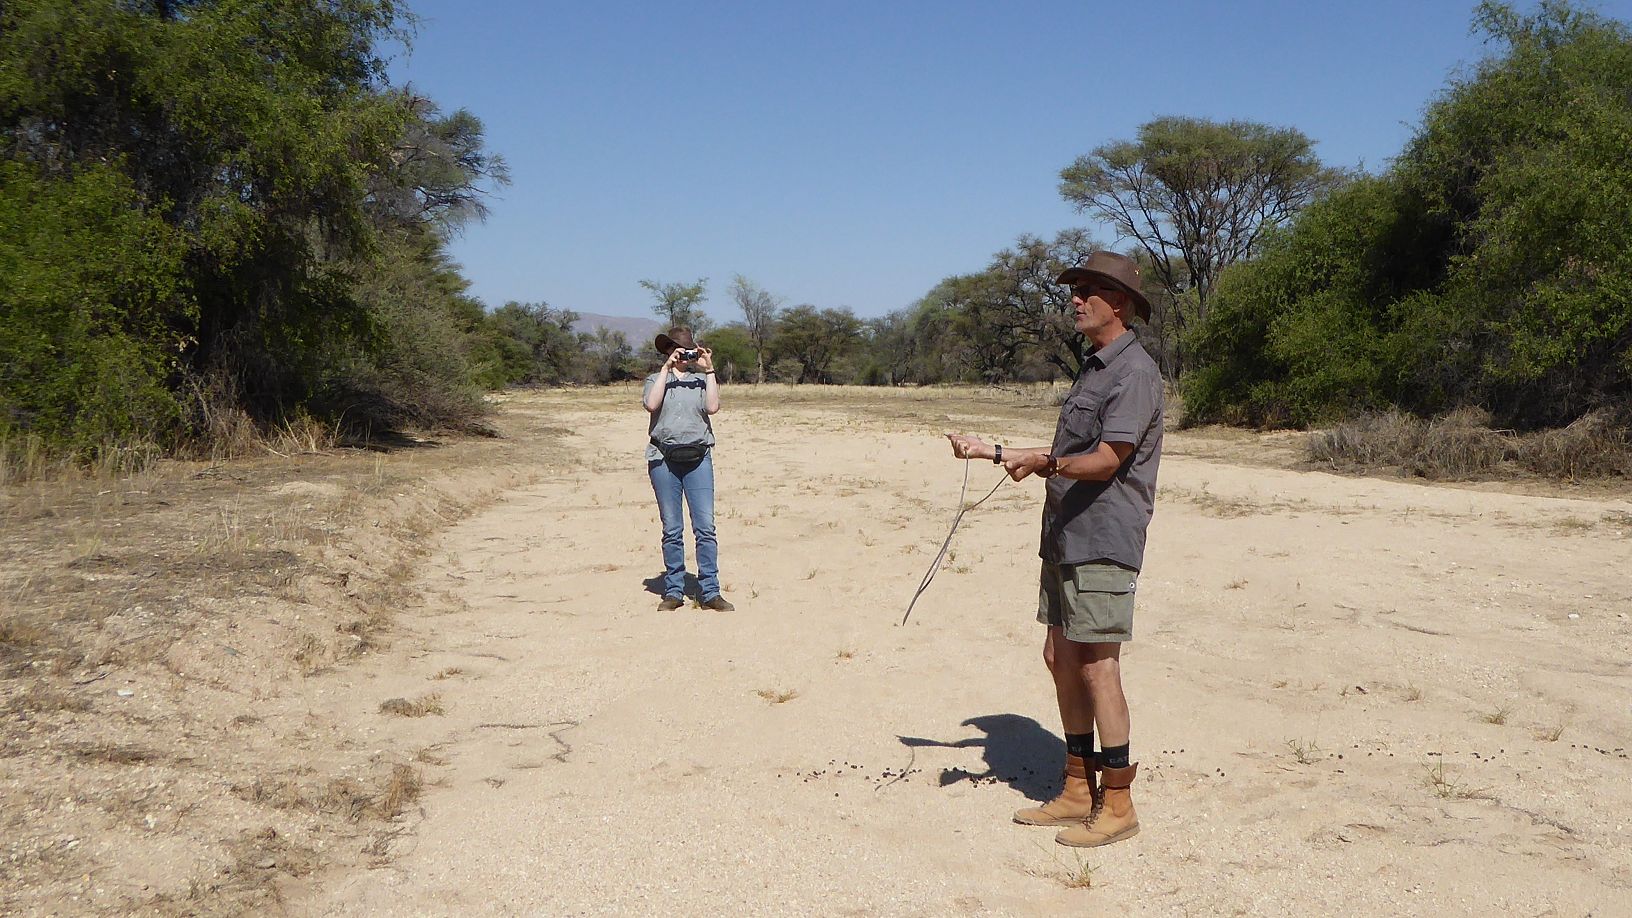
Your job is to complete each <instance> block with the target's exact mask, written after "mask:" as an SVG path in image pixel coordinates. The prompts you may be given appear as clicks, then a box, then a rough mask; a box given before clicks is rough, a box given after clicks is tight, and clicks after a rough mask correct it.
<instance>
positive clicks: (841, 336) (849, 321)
mask: <svg viewBox="0 0 1632 918" xmlns="http://www.w3.org/2000/svg"><path fill="white" fill-rule="evenodd" d="M862 327H863V326H862V322H861V320H860V319H858V318H856V315H855V313H853V312H851V311H850V310H849V309H817V308H816V307H815V306H811V305H808V304H807V305H802V306H795V307H793V308H792V309H790V310H788V311H787V313H785V314H784V315H783V316H782V322H781V324H780V325H779V326H778V328H777V332H776V338H775V343H774V350H775V352H776V355H777V356H778V357H779V358H782V357H785V358H789V359H791V360H794V361H796V362H797V363H798V364H799V381H800V382H807V383H817V382H828V381H830V371H831V370H832V368H833V364H834V362H835V361H837V360H838V359H839V358H840V357H842V356H844V355H846V354H848V353H849V352H850V351H852V350H854V349H855V347H856V345H858V344H859V343H860V342H861V333H862Z"/></svg>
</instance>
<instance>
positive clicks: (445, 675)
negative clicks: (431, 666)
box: [431, 666, 465, 681]
mask: <svg viewBox="0 0 1632 918" xmlns="http://www.w3.org/2000/svg"><path fill="white" fill-rule="evenodd" d="M464 674H465V671H464V670H463V669H461V668H460V667H457V666H450V667H448V668H447V669H443V670H439V671H438V672H437V673H436V674H435V675H433V676H431V678H432V679H436V680H438V681H440V680H442V679H452V678H453V677H454V676H463V675H464Z"/></svg>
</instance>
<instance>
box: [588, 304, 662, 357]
mask: <svg viewBox="0 0 1632 918" xmlns="http://www.w3.org/2000/svg"><path fill="white" fill-rule="evenodd" d="M574 312H577V310H574ZM597 328H604V329H607V330H608V331H618V332H623V336H624V337H625V338H628V339H629V345H630V346H631V347H633V348H634V349H635V350H637V351H638V350H640V349H641V348H645V347H651V346H652V339H653V338H656V337H657V333H658V332H660V331H662V330H663V323H661V322H659V321H657V320H656V319H643V318H641V317H639V316H603V315H600V314H598V313H593V312H580V313H578V321H576V322H574V323H572V330H573V331H575V332H590V333H592V334H593V333H594V331H595V329H597Z"/></svg>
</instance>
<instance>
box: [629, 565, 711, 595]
mask: <svg viewBox="0 0 1632 918" xmlns="http://www.w3.org/2000/svg"><path fill="white" fill-rule="evenodd" d="M640 585H641V586H643V587H645V588H646V592H648V593H650V594H652V595H653V596H662V595H663V575H662V574H658V575H657V576H656V577H647V578H646V579H645V580H642V581H641V582H640ZM684 590H685V595H687V596H695V597H697V598H698V599H702V598H703V593H702V590H703V588H702V587H700V586H698V585H697V575H696V574H693V573H691V572H690V571H687V572H686V585H685V587H684Z"/></svg>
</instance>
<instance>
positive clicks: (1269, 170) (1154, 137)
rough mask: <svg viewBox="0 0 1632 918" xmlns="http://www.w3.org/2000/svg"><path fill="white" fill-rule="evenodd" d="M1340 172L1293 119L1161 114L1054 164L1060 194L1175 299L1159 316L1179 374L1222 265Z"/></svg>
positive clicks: (1241, 256)
mask: <svg viewBox="0 0 1632 918" xmlns="http://www.w3.org/2000/svg"><path fill="white" fill-rule="evenodd" d="M1342 177H1343V176H1342V173H1341V172H1340V171H1338V170H1333V169H1328V168H1326V167H1325V166H1323V165H1321V162H1320V159H1319V158H1318V157H1317V156H1316V155H1315V152H1314V142H1313V141H1311V140H1310V139H1309V138H1308V137H1307V136H1305V135H1304V134H1303V132H1301V131H1299V130H1297V129H1296V128H1276V127H1271V126H1269V125H1266V124H1260V123H1257V122H1252V121H1229V122H1218V121H1211V120H1208V119H1206V118H1190V117H1167V118H1158V119H1156V120H1154V121H1151V122H1149V123H1147V124H1145V125H1143V126H1142V127H1140V128H1139V133H1138V136H1137V138H1136V139H1134V140H1118V141H1114V142H1112V143H1108V144H1105V145H1103V146H1100V147H1098V148H1096V149H1095V150H1094V151H1093V152H1092V153H1089V154H1088V155H1086V156H1081V157H1078V158H1077V160H1076V161H1075V162H1073V163H1072V164H1071V165H1069V166H1067V167H1065V169H1063V170H1061V172H1060V195H1061V196H1062V197H1064V198H1065V199H1066V200H1067V201H1070V202H1071V203H1072V204H1075V205H1076V207H1077V209H1078V210H1079V211H1084V212H1088V213H1092V214H1094V215H1095V216H1098V217H1100V218H1101V219H1104V220H1105V221H1107V222H1108V223H1110V224H1111V226H1112V227H1114V228H1115V230H1116V232H1117V234H1118V236H1120V237H1121V238H1124V239H1132V240H1133V241H1134V242H1136V243H1138V245H1139V247H1140V248H1141V249H1143V251H1144V253H1145V255H1146V256H1147V258H1148V261H1147V262H1146V263H1147V264H1148V265H1149V267H1150V268H1151V269H1152V270H1153V271H1154V272H1155V276H1156V279H1157V280H1158V281H1159V282H1160V283H1161V285H1162V287H1163V288H1165V290H1166V292H1167V293H1168V294H1169V299H1168V301H1169V302H1170V303H1172V304H1173V306H1174V310H1173V312H1174V314H1173V315H1172V316H1171V317H1164V318H1170V319H1171V322H1170V324H1171V325H1172V326H1173V329H1174V331H1175V333H1176V338H1177V341H1176V342H1175V351H1174V354H1173V360H1172V367H1173V373H1174V375H1175V376H1177V375H1179V374H1180V373H1181V372H1182V369H1183V359H1182V356H1183V355H1182V351H1180V350H1179V349H1178V347H1179V345H1180V344H1181V343H1182V340H1183V336H1184V331H1185V326H1186V324H1187V323H1188V322H1190V321H1197V322H1199V321H1203V320H1205V319H1206V316H1207V307H1208V304H1209V302H1210V300H1211V297H1212V293H1213V290H1214V288H1215V286H1216V285H1217V283H1218V277H1219V275H1220V274H1221V273H1222V272H1223V270H1224V269H1225V268H1227V267H1229V266H1230V265H1232V264H1235V263H1236V262H1240V261H1244V260H1246V259H1248V258H1250V257H1252V256H1253V255H1254V254H1256V252H1257V251H1258V249H1259V247H1260V245H1261V244H1262V243H1263V240H1264V233H1265V232H1266V231H1268V230H1270V229H1272V228H1274V227H1277V226H1281V225H1283V224H1285V223H1286V222H1287V221H1288V220H1290V219H1291V217H1292V216H1293V215H1294V214H1296V213H1297V212H1298V210H1299V209H1301V208H1302V207H1303V206H1304V205H1306V204H1308V203H1309V202H1311V201H1313V200H1314V199H1316V198H1317V197H1319V196H1320V195H1321V194H1322V193H1323V192H1325V191H1327V190H1328V189H1331V188H1332V187H1334V186H1335V185H1337V184H1338V183H1339V182H1340V181H1341V180H1342Z"/></svg>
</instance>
